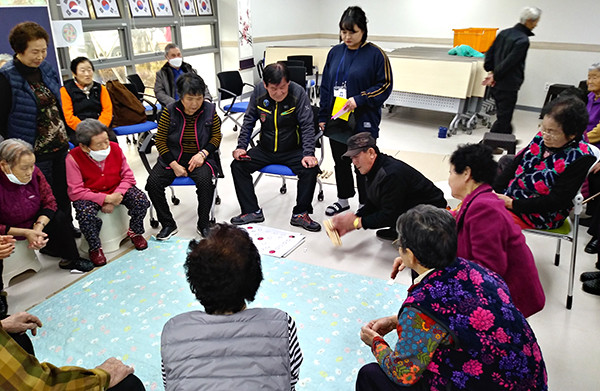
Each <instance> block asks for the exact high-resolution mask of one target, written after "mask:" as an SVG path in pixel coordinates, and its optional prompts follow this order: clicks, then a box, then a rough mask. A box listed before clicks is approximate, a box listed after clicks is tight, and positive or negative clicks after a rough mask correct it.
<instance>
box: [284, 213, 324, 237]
mask: <svg viewBox="0 0 600 391" xmlns="http://www.w3.org/2000/svg"><path fill="white" fill-rule="evenodd" d="M290 224H291V225H293V226H296V227H302V228H304V229H305V230H307V231H310V232H319V231H320V230H321V224H319V223H317V222H316V221H314V220H313V219H311V218H310V216H309V215H308V212H305V213H301V214H297V215H292V218H291V219H290Z"/></svg>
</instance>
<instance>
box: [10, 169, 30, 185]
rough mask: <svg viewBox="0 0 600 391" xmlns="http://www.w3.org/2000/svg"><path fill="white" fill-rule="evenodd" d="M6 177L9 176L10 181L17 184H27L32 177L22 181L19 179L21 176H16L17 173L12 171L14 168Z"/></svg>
mask: <svg viewBox="0 0 600 391" xmlns="http://www.w3.org/2000/svg"><path fill="white" fill-rule="evenodd" d="M6 177H7V178H8V180H9V181H11V182H12V183H14V184H15V185H26V184H28V183H29V182H30V181H31V179H30V180H28V181H27V182H21V181H20V180H19V178H17V177H16V176H15V174H13V173H12V170H11V173H10V174H6Z"/></svg>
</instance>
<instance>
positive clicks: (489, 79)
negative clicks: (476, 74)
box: [481, 73, 496, 87]
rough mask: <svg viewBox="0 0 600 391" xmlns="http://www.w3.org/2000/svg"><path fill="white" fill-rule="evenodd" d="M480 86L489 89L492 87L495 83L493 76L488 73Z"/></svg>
mask: <svg viewBox="0 0 600 391" xmlns="http://www.w3.org/2000/svg"><path fill="white" fill-rule="evenodd" d="M481 85H482V86H489V87H493V86H495V85H496V81H495V80H494V74H493V73H490V74H489V75H487V76H486V77H485V79H483V81H482V82H481Z"/></svg>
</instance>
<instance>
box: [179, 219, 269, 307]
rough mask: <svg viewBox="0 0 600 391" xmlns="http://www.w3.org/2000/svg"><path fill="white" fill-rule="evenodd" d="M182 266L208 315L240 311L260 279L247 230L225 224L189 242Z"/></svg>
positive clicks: (260, 270)
mask: <svg viewBox="0 0 600 391" xmlns="http://www.w3.org/2000/svg"><path fill="white" fill-rule="evenodd" d="M184 268H185V272H186V276H187V281H188V283H189V284H190V288H191V290H192V293H193V294H194V295H195V296H196V299H198V301H199V302H200V304H202V305H203V306H204V309H205V311H206V312H207V313H209V314H215V313H225V312H234V313H235V312H239V311H241V310H242V309H243V308H244V306H245V305H246V301H248V302H251V301H253V300H254V297H255V296H256V292H257V291H258V288H259V287H260V283H261V281H262V280H263V275H262V269H261V261H260V254H259V253H258V249H257V248H256V246H255V245H254V243H252V239H250V236H249V235H248V233H247V232H246V231H245V230H243V229H242V228H238V227H235V226H233V225H229V224H224V223H221V224H217V225H216V226H215V227H213V228H212V229H211V231H210V233H209V234H208V237H206V238H205V239H203V240H200V241H195V240H194V241H192V242H191V243H190V246H189V250H188V255H187V258H186V260H185V264H184Z"/></svg>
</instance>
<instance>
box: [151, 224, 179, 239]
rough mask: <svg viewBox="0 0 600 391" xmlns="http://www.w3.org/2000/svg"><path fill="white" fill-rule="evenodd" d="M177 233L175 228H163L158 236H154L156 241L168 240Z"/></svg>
mask: <svg viewBox="0 0 600 391" xmlns="http://www.w3.org/2000/svg"><path fill="white" fill-rule="evenodd" d="M177 232H179V231H177V227H170V226H166V227H163V229H161V230H160V232H159V233H158V235H156V240H169V239H170V238H171V236H173V235H175V234H176V233H177Z"/></svg>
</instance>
